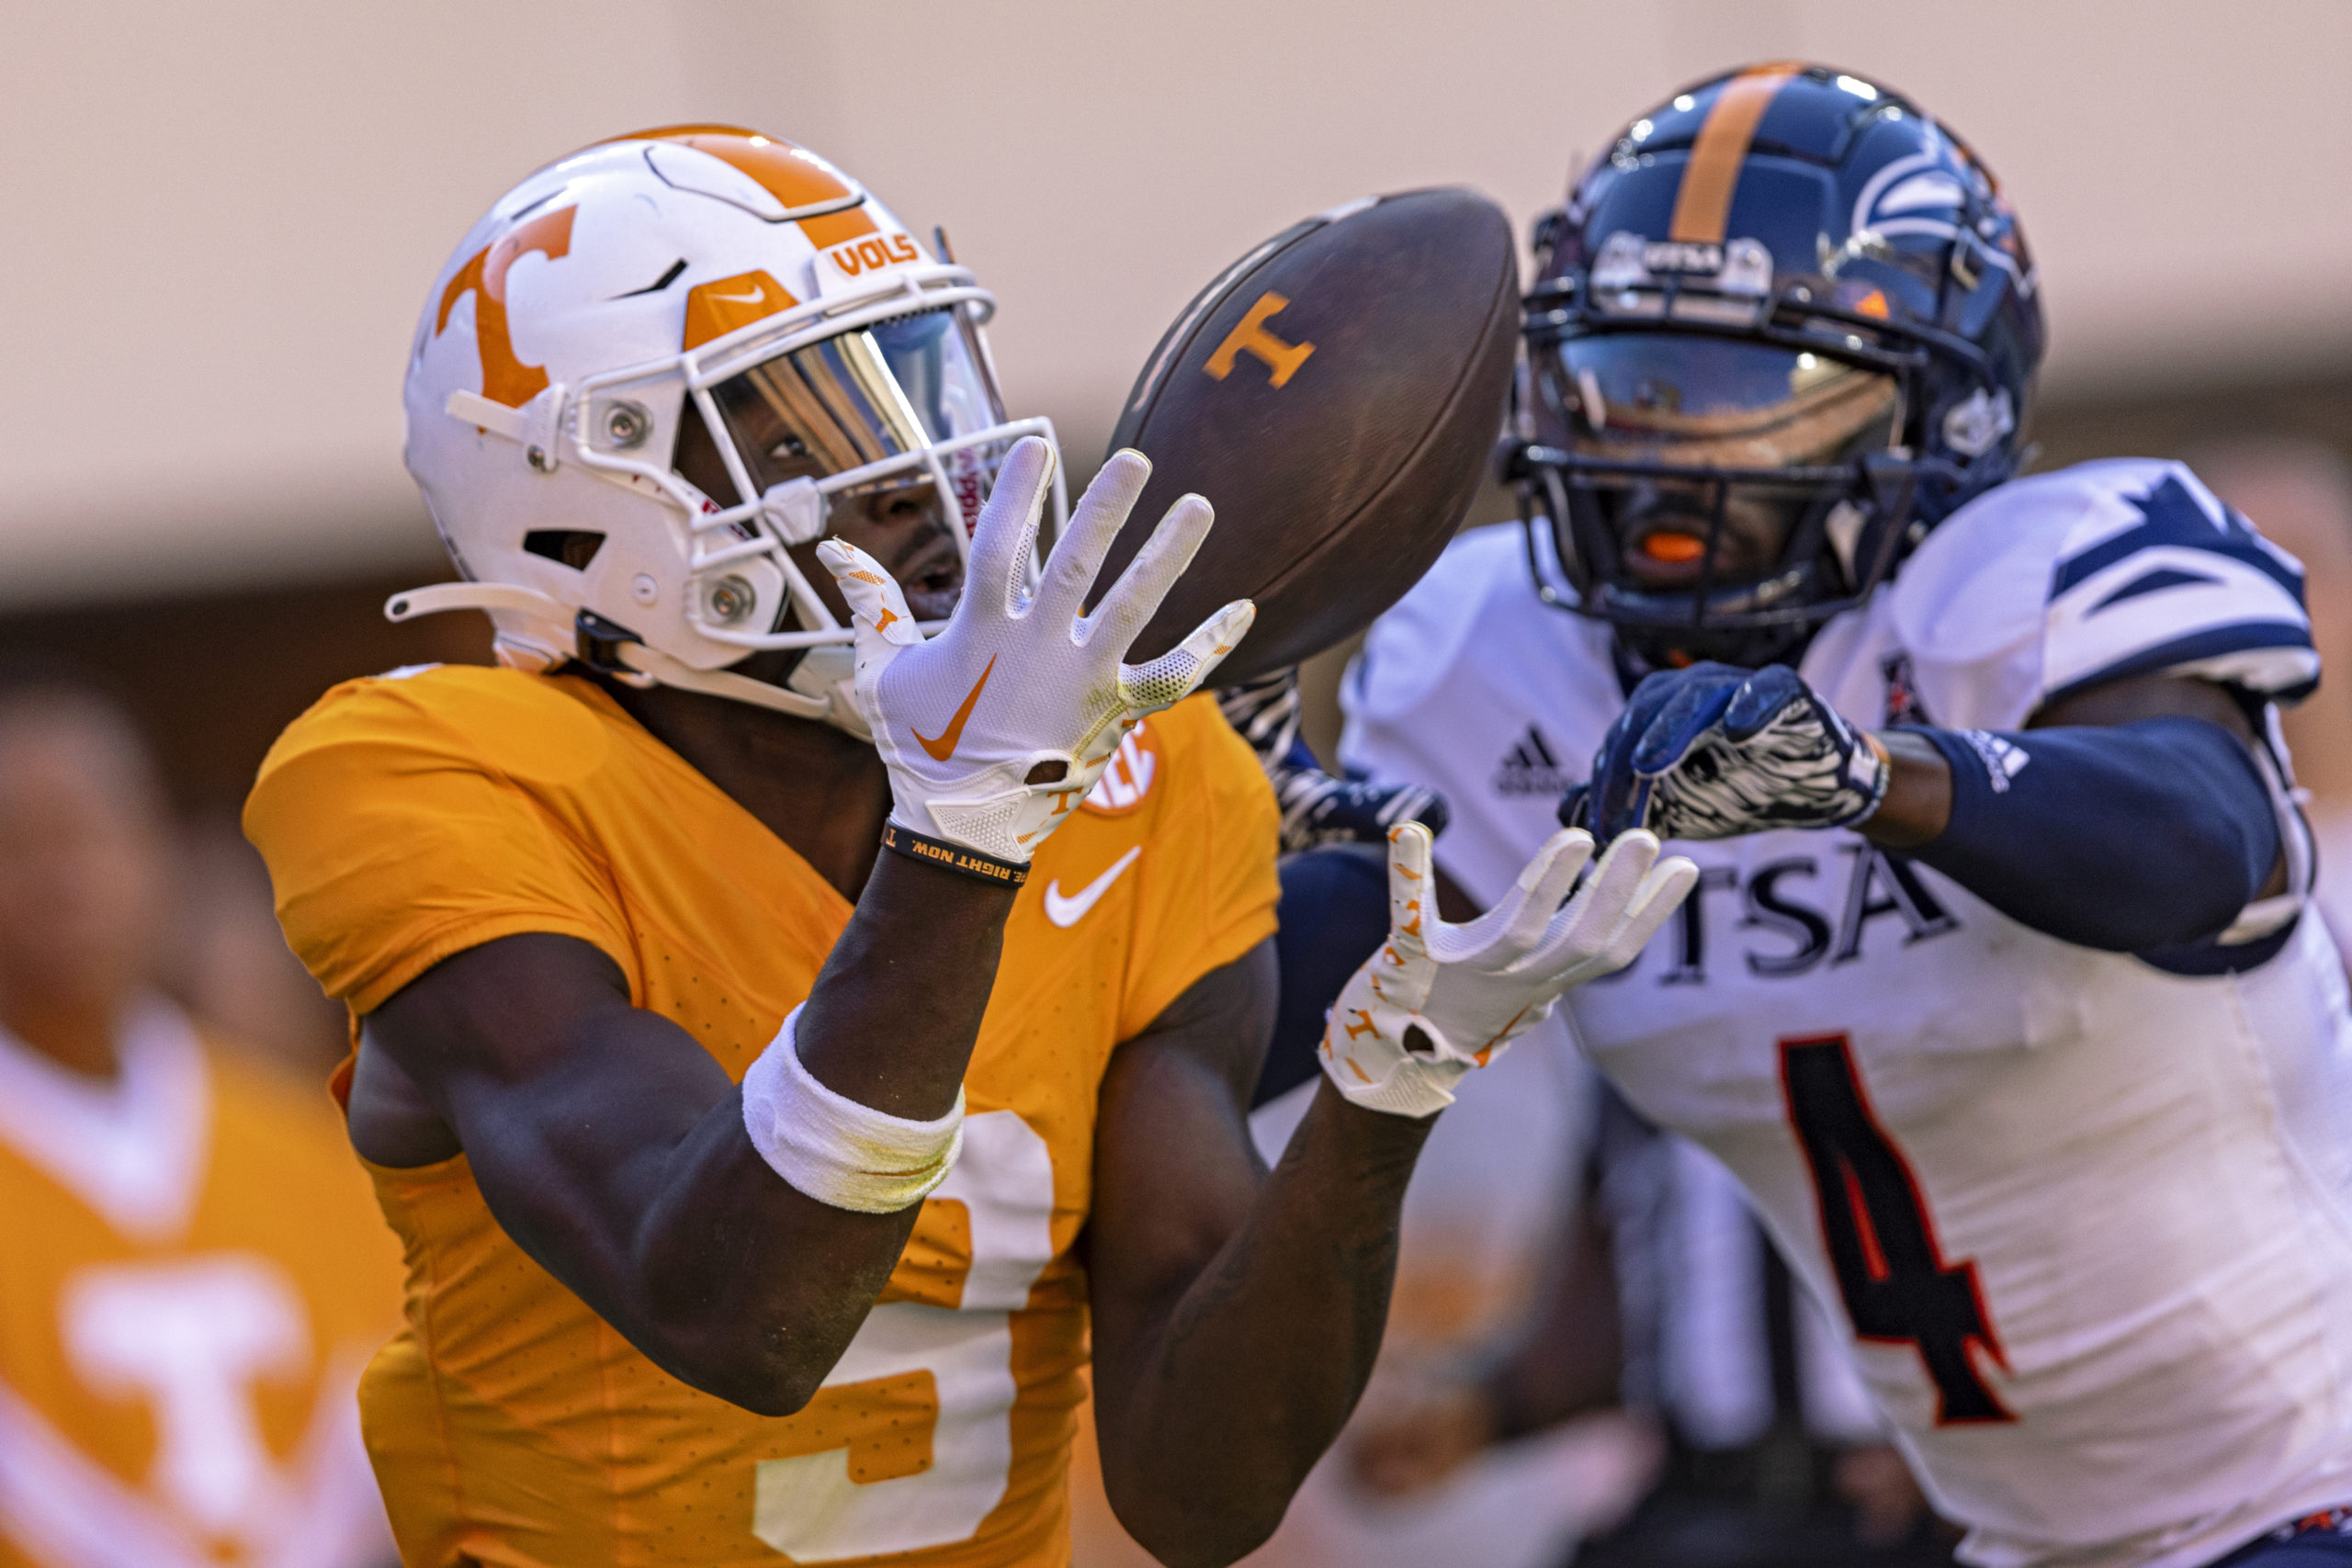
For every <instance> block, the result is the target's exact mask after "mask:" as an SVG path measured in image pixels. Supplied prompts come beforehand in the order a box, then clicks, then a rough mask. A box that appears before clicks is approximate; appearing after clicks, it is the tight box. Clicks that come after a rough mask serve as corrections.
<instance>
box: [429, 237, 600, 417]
mask: <svg viewBox="0 0 2352 1568" xmlns="http://www.w3.org/2000/svg"><path fill="white" fill-rule="evenodd" d="M579 210H580V209H578V208H577V207H560V208H558V209H555V210H554V211H553V212H542V213H540V214H539V215H538V216H537V217H536V218H530V219H526V220H524V221H523V222H521V223H518V224H516V225H515V227H514V228H512V229H509V230H508V231H506V232H505V233H504V234H503V236H501V237H500V238H499V239H498V240H497V241H496V242H494V243H492V244H490V245H488V246H486V247H484V248H483V249H481V250H480V251H477V252H475V253H474V255H473V258H472V259H471V260H470V261H469V262H467V263H466V265H463V266H461V267H459V268H458V273H457V276H455V277H452V278H451V279H449V286H448V287H447V288H444V289H443V290H442V291H441V310H440V314H439V316H438V317H437V318H436V319H435V322H434V326H433V335H434V336H435V337H438V336H440V335H441V334H442V333H445V332H447V331H448V330H449V312H450V311H451V310H455V309H456V308H457V304H458V299H459V298H460V297H461V296H463V295H465V294H467V293H471V294H472V295H473V297H474V342H475V343H476V344H478V345H479V346H480V349H481V395H482V396H483V397H485V398H488V399H489V400H491V401H492V402H494V403H504V404H505V405H506V406H507V407H508V408H510V409H519V408H521V407H522V406H523V405H524V404H525V403H527V402H529V401H530V400H532V399H533V398H536V397H537V396H538V395H539V394H540V393H541V392H543V391H545V390H547V387H548V373H547V369H546V367H543V366H537V365H525V364H524V363H522V362H521V361H520V360H518V359H516V358H515V343H514V340H513V338H511V337H510V336H509V335H508V334H507V330H506V274H507V272H508V270H509V269H511V268H512V267H513V266H514V265H515V263H516V262H517V261H520V260H521V259H522V258H523V257H525V256H526V255H529V254H532V253H533V252H535V251H536V252H537V253H538V254H541V255H543V256H546V257H547V258H548V260H550V261H553V260H554V259H556V258H557V257H559V256H568V255H570V254H571V220H572V218H573V216H574V215H575V214H576V213H577V212H578V211H579Z"/></svg>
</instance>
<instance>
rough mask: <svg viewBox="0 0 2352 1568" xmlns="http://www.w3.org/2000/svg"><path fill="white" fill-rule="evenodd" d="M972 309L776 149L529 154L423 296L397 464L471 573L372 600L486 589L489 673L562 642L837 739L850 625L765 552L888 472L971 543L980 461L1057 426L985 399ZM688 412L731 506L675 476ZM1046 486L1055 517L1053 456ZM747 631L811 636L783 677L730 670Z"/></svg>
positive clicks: (879, 219)
mask: <svg viewBox="0 0 2352 1568" xmlns="http://www.w3.org/2000/svg"><path fill="white" fill-rule="evenodd" d="M994 309H995V299H994V298H993V296H991V295H989V293H988V291H987V290H985V289H983V288H979V287H978V285H977V284H976V283H975V282H974V280H973V277H972V275H971V274H970V273H969V272H968V271H967V270H965V269H964V268H962V267H959V266H956V265H953V263H951V262H949V261H948V260H946V259H945V258H944V257H935V256H933V254H931V252H930V251H929V250H928V249H927V248H926V247H925V246H924V245H923V244H922V243H921V242H920V241H918V240H917V239H915V238H914V236H913V235H911V234H910V233H909V232H907V231H906V230H905V228H904V227H903V226H902V225H901V224H900V223H899V220H897V219H896V218H894V217H892V216H891V215H890V213H889V212H888V209H885V208H884V207H883V206H882V204H881V203H880V202H878V201H876V200H875V199H874V198H873V197H871V196H869V195H868V194H867V193H866V191H865V187H864V186H860V185H859V184H858V183H857V182H856V181H855V180H854V179H852V178H850V177H849V176H848V175H845V174H843V173H842V172H841V171H840V170H838V169H836V168H834V167H833V166H832V165H831V164H828V163H826V162H825V161H824V160H823V159H821V158H820V157H818V156H817V155H816V154H815V153H813V152H809V151H807V150H806V149H805V148H801V147H797V146H795V145H793V144H792V143H791V142H788V141H779V140H776V139H775V138H773V137H767V136H762V135H759V134H757V133H755V132H752V131H748V130H737V129H734V128H732V127H727V126H675V127H670V128H666V129H663V130H649V131H644V132H641V133H639V134H637V135H634V136H628V137H623V138H621V139H620V140H618V141H608V142H604V143H601V144H599V145H597V146H594V147H591V148H588V149H587V150H585V151H583V152H576V153H574V154H572V155H571V157H568V158H565V159H563V160H561V161H560V162H559V163H555V164H549V165H548V167H546V168H544V169H541V170H540V171H539V172H538V173H537V174H535V175H531V176H530V178H528V179H526V180H525V181H524V182H523V183H522V184H521V185H519V186H515V188H514V189H513V190H511V191H509V192H508V193H507V194H506V195H505V196H503V197H501V198H500V199H499V200H498V201H497V202H496V203H495V204H494V205H493V206H492V208H491V209H490V212H489V215H488V216H486V217H484V218H483V219H482V220H481V221H480V222H478V223H476V224H475V225H474V227H473V229H472V231H470V232H469V233H468V234H467V236H466V238H465V241H464V243H461V244H460V245H458V250H457V253H456V254H454V255H452V256H451V257H450V259H449V261H448V264H447V265H446V266H444V267H443V269H442V271H441V276H439V278H437V279H436V280H435V283H434V287H433V292H432V294H431V295H430V296H429V297H428V298H427V299H426V300H425V305H424V317H423V319H422V320H421V321H419V322H418V324H417V333H416V345H415V349H414V352H413V354H412V355H411V357H410V360H409V371H408V385H407V391H406V399H405V400H406V406H407V415H408V441H407V450H406V456H407V460H408V468H409V472H410V473H411V474H413V475H414V476H415V478H416V482H417V484H418V486H419V487H420V488H421V489H422V490H423V491H424V500H425V505H426V506H427V507H428V508H429V509H430V510H431V512H432V514H433V520H434V525H435V527H437V528H438V529H439V530H440V533H441V538H442V541H443V542H444V543H445V544H447V546H448V548H449V554H450V557H451V558H452V559H454V560H455V561H456V563H457V566H458V571H459V572H460V573H462V574H463V575H464V576H465V577H466V578H467V579H469V581H464V582H452V583H443V584H440V585H437V586H435V587H431V588H420V589H416V590H413V591H412V592H406V593H401V594H396V595H394V596H393V598H392V599H391V601H390V604H387V605H386V607H385V613H386V614H387V615H390V617H391V618H392V619H394V620H404V619H407V618H409V617H411V616H413V615H428V614H433V613H435V612H438V611H443V610H455V609H480V610H486V611H488V612H489V614H490V617H491V620H492V623H493V625H494V626H495V627H496V630H497V638H496V645H495V646H496V649H497V652H498V657H499V659H500V660H502V661H503V662H504V663H506V664H509V665H513V666H515V667H518V668H521V669H526V670H534V671H536V670H544V669H548V668H551V667H552V666H554V665H556V664H558V663H560V662H561V661H563V660H566V659H578V660H581V661H582V662H583V663H586V664H588V665H589V666H591V667H592V668H594V669H597V670H601V671H605V672H607V673H610V674H613V675H616V676H617V677H619V678H621V679H624V680H628V681H630V682H635V683H638V684H645V683H649V682H660V683H662V684H664V685H671V686H682V687H685V688H687V689H690V690H694V691H701V692H709V693H713V694H718V695H721V696H727V697H732V698H735V699H737V700H739V701H742V702H749V703H755V704H758V705H762V706H764V707H771V708H777V709H781V710H782V711H784V712H786V713H791V714H795V715H797V716H801V717H805V718H821V719H825V720H827V721H829V722H831V723H833V724H836V725H838V726H840V727H841V728H844V729H848V730H851V731H853V732H854V733H858V734H863V733H864V732H865V727H864V725H863V722H862V721H861V720H859V718H858V717H857V710H856V706H855V705H854V703H853V702H852V701H851V700H850V697H849V684H848V682H849V679H850V674H851V660H850V643H851V637H852V633H851V630H850V628H848V627H847V626H843V625H842V624H841V623H840V622H838V621H837V620H836V618H835V617H834V616H833V615H832V614H831V612H830V611H829V610H828V609H827V608H826V606H825V604H824V602H823V600H822V599H821V598H820V596H819V594H818V592H817V591H816V589H815V587H814V586H813V585H812V583H811V582H810V581H809V578H808V577H807V576H806V575H805V574H804V573H803V572H802V570H801V569H800V567H799V566H798V564H797V563H796V562H795V561H794V559H793V558H792V557H791V555H790V554H789V553H788V552H789V549H790V547H794V546H799V545H809V544H813V543H814V542H815V541H816V540H817V539H818V538H819V537H820V536H822V535H823V534H824V533H825V532H826V531H827V529H828V527H829V525H830V520H831V515H832V509H833V507H834V506H835V504H836V503H837V498H844V497H858V496H870V495H871V493H872V492H873V491H875V490H876V488H877V487H897V486H909V485H915V486H923V487H928V488H931V489H932V490H933V491H934V492H935V495H936V497H937V498H939V501H938V504H939V505H940V506H941V507H943V508H944V509H945V514H946V516H947V518H948V519H949V521H950V522H960V524H961V525H960V526H956V527H954V528H952V529H951V531H952V532H953V533H954V535H955V536H956V544H957V547H958V548H959V549H967V548H968V542H969V539H970V535H971V528H972V525H973V524H974V523H975V522H976V521H977V520H978V516H979V511H980V506H981V504H982V502H985V501H986V500H987V498H988V492H989V487H990V486H991V485H992V484H993V482H994V480H995V475H996V469H997V466H998V464H999V463H1000V462H1001V460H1002V457H1003V455H1004V453H1005V452H1006V451H1007V450H1008V449H1009V448H1010V447H1011V446H1012V443H1013V442H1014V441H1015V440H1017V439H1019V438H1020V437H1021V436H1023V435H1042V436H1044V437H1045V438H1046V440H1048V441H1052V440H1053V439H1054V433H1053V427H1052V425H1051V424H1050V423H1048V422H1047V421H1046V420H1043V419H1025V420H1009V419H1007V418H1006V417H1005V413H1004V407H1003V401H1002V400H1001V397H1000V396H999V394H998V391H997V383H996V373H995V369H994V367H993V365H992V364H991V363H990V360H989V350H988V342H987V339H986V338H985V337H984V336H983V335H982V333H981V323H982V322H984V321H986V320H987V319H988V318H989V315H991V314H992V313H993V312H994ZM690 422H698V423H699V427H700V428H695V427H694V424H693V423H690ZM706 432H707V441H708V445H707V446H697V450H698V451H701V452H704V453H707V452H708V451H709V450H710V449H711V448H712V447H715V448H716V455H717V457H718V460H719V462H720V463H722V464H723V465H724V470H725V473H726V475H727V476H728V480H729V483H731V486H732V488H733V490H734V492H735V493H734V494H733V495H732V496H731V497H730V496H723V495H708V494H706V493H704V491H703V490H702V489H701V488H697V486H696V485H695V484H694V483H693V482H691V481H690V480H688V479H686V478H685V477H684V476H683V475H682V474H681V473H680V472H679V471H678V469H677V467H676V463H677V458H678V454H679V451H680V439H681V435H682V434H684V435H686V436H687V438H688V439H689V440H691V441H693V442H695V443H698V444H699V443H702V442H703V440H704V435H705V433H706ZM950 502H952V503H953V505H952V507H951V506H949V505H948V503H950ZM1053 507H1054V517H1053V523H1054V526H1055V533H1056V534H1058V533H1059V531H1060V527H1061V525H1062V523H1063V521H1064V518H1065V516H1066V514H1067V497H1066V494H1065V492H1064V491H1063V489H1062V481H1061V477H1060V465H1059V464H1058V463H1057V465H1056V472H1055V490H1054V497H1053ZM1033 565H1034V563H1033ZM760 649H807V650H808V651H807V653H805V654H804V656H803V657H802V658H801V659H800V660H798V661H797V665H796V667H795V668H794V669H793V671H792V672H791V674H790V676H789V677H788V678H787V681H786V684H785V685H775V684H772V683H770V682H766V681H761V680H755V679H752V677H750V676H747V675H743V674H740V673H736V672H732V671H729V670H728V669H727V666H729V665H731V664H734V663H736V662H738V661H740V660H742V659H744V658H746V657H748V656H749V655H750V654H752V653H753V652H755V651H757V650H760Z"/></svg>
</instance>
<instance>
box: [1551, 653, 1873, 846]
mask: <svg viewBox="0 0 2352 1568" xmlns="http://www.w3.org/2000/svg"><path fill="white" fill-rule="evenodd" d="M1886 783H1887V767H1886V763H1885V761H1883V759H1882V758H1881V757H1880V755H1879V753H1878V752H1877V751H1876V750H1874V749H1873V748H1872V747H1871V743H1870V742H1869V741H1868V740H1867V739H1864V738H1863V736H1862V735H1861V734H1860V732H1859V731H1858V730H1856V729H1855V728H1854V727H1853V726H1852V725H1850V724H1849V723H1847V722H1846V720H1845V719H1844V718H1842V717H1841V716H1839V715H1838V711H1837V710H1836V709H1835V708H1832V707H1831V706H1830V705H1828V704H1827V703H1826V702H1824V701H1823V700H1822V699H1821V697H1820V695H1819V694H1816V693H1815V691H1814V689H1813V688H1812V687H1810V686H1808V685H1806V684H1805V683H1804V682H1803V681H1801V680H1799V679H1798V678H1797V672H1796V671H1793V670H1791V669H1790V668H1788V667H1787V666H1786V665H1782V664H1774V665H1770V666H1768V667H1767V668H1765V669H1762V670H1739V669H1735V668H1734V667H1732V666H1731V665H1728V664H1693V665H1691V667H1690V668H1688V669H1686V670H1662V671H1658V672H1657V674H1655V675H1652V676H1650V677H1648V678H1647V679H1646V680H1645V681H1643V682H1642V683H1641V684H1640V685H1639V686H1636V687H1635V688H1634V695H1633V697H1632V699H1631V700H1630V701H1628V702H1627V703H1626V705H1625V711H1624V712H1623V713H1622V714H1620V715H1619V716H1618V717H1617V722H1616V723H1615V724H1613V725H1611V726H1610V727H1609V733H1608V735H1606V736H1605V737H1603V738H1602V739H1601V742H1600V751H1599V752H1598V753H1596V754H1595V756H1594V757H1593V760H1592V774H1591V777H1590V779H1589V781H1588V782H1587V783H1585V784H1578V785H1577V787H1576V788H1575V789H1573V790H1570V791H1569V792H1568V795H1567V798H1566V800H1563V801H1562V802H1561V803H1560V820H1561V822H1562V823H1564V824H1566V826H1569V827H1582V828H1586V829H1589V830H1590V832H1591V833H1592V835H1593V837H1594V838H1595V839H1597V840H1600V842H1602V843H1607V842H1608V841H1609V840H1611V839H1614V838H1615V837H1616V836H1617V835H1618V834H1620V833H1623V832H1625V831H1628V830H1629V829H1634V828H1647V829H1649V830H1650V831H1651V832H1653V833H1656V834H1657V836H1658V837H1659V838H1661V839H1729V838H1735V837H1736V836H1738V835H1739V834H1742V833H1756V832H1762V831H1765V830H1767V829H1773V828H1842V827H1844V826H1846V825H1847V824H1849V823H1853V822H1859V821H1860V820H1861V819H1862V818H1865V817H1868V816H1869V815H1870V814H1871V812H1873V811H1875V810H1877V809H1878V804H1879V801H1880V800H1881V799H1882V798H1883V796H1884V795H1885V794H1886Z"/></svg>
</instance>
